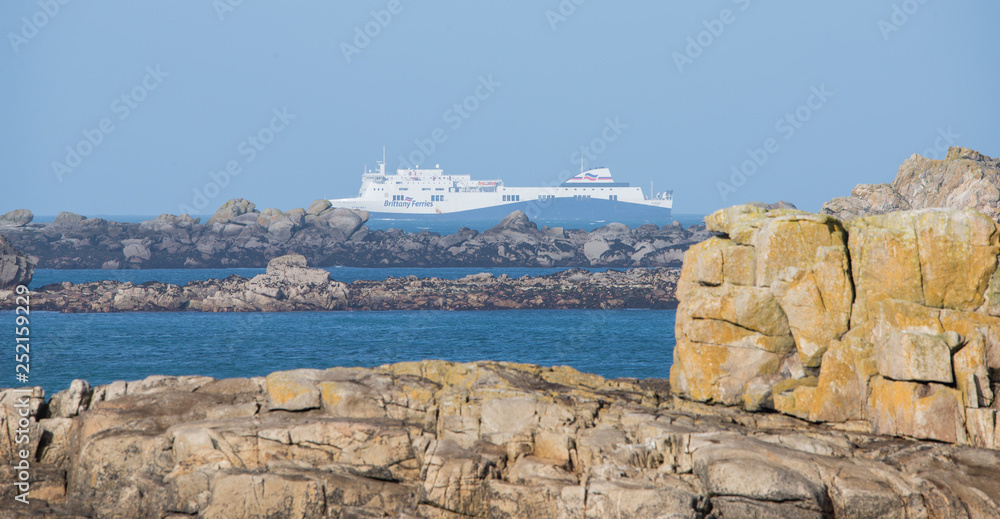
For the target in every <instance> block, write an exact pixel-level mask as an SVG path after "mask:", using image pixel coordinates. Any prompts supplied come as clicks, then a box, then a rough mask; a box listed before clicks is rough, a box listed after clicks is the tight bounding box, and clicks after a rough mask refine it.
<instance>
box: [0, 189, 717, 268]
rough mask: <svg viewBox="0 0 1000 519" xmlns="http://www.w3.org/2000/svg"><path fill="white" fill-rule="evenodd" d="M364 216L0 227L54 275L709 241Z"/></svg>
mask: <svg viewBox="0 0 1000 519" xmlns="http://www.w3.org/2000/svg"><path fill="white" fill-rule="evenodd" d="M368 218H369V215H368V213H367V212H365V211H360V210H352V209H346V208H333V207H332V206H331V205H330V202H329V201H328V200H317V201H315V202H313V204H311V205H310V206H309V208H308V211H307V210H306V209H302V208H296V209H291V210H289V211H285V212H283V211H281V210H279V209H277V208H267V209H264V210H263V211H258V210H257V209H256V207H255V206H254V204H253V203H251V202H249V201H247V200H243V199H234V200H229V201H227V202H226V203H225V204H223V205H222V206H221V207H220V208H219V209H218V210H217V211H216V214H215V215H213V216H212V218H211V219H209V221H208V222H205V224H202V223H201V222H200V221H199V220H197V219H193V218H191V217H190V216H188V215H181V216H176V215H169V214H164V215H160V216H158V217H156V218H154V219H152V220H147V221H144V222H141V223H138V224H136V223H126V222H109V221H106V220H103V219H100V218H90V219H84V218H83V217H82V216H79V215H76V216H70V215H68V214H67V215H64V216H63V217H62V218H60V219H59V220H58V223H44V224H37V223H27V224H23V225H5V224H3V223H2V222H3V221H2V220H0V227H2V228H3V233H4V235H5V236H6V237H7V238H8V239H9V240H11V243H12V244H14V245H15V246H16V247H18V248H19V249H21V250H23V251H24V252H25V253H26V254H28V255H30V256H31V257H32V258H34V259H35V261H36V263H37V265H38V266H39V267H40V268H61V269H67V268H93V269H97V268H121V267H122V266H123V265H125V266H127V267H128V268H232V267H256V268H260V267H264V266H266V265H267V263H268V261H270V260H272V259H274V258H276V257H279V256H283V255H288V254H301V255H303V256H305V257H306V259H307V260H308V262H309V263H310V264H311V265H317V266H337V265H343V266H363V267H390V266H392V267H402V266H412V267H463V266H464V267H469V266H477V267H494V266H511V267H514V266H524V267H555V266H568V267H572V266H578V267H590V266H599V267H605V266H607V267H667V266H673V267H677V266H680V263H681V257H682V254H683V252H684V251H685V250H686V249H687V247H688V246H690V245H691V244H693V243H697V242H699V241H701V240H704V239H707V238H709V237H710V236H711V233H709V232H708V231H706V230H705V228H704V227H703V226H700V225H695V226H691V227H689V228H687V229H684V228H682V227H680V226H679V225H677V226H674V225H667V226H664V227H662V228H658V227H657V226H655V225H651V224H647V225H642V226H639V227H637V228H635V229H630V228H628V227H627V226H625V225H622V224H618V223H613V224H608V225H605V226H603V227H601V228H599V229H594V230H593V231H591V232H587V231H584V230H582V229H570V230H566V229H560V230H559V232H554V231H553V230H552V229H549V228H547V227H546V228H543V229H541V230H539V229H538V228H537V225H536V224H535V223H534V222H531V221H530V220H529V219H528V217H527V216H526V215H525V214H524V213H523V212H521V211H515V212H514V213H512V214H510V215H508V216H507V217H505V218H503V219H502V220H501V222H500V223H499V224H498V225H496V226H494V227H492V228H490V229H487V230H485V231H483V232H482V233H480V232H478V231H475V230H472V229H468V228H461V229H459V230H458V231H457V232H455V233H453V234H449V235H444V236H442V235H440V234H438V233H432V232H427V231H422V232H419V233H407V232H403V231H400V230H398V229H378V230H372V229H369V228H368V227H367V226H366V225H365V223H366V222H367V221H368ZM16 221H17V222H21V221H24V218H23V217H17V219H16ZM136 245H138V246H136ZM585 249H586V250H585ZM114 265H118V267H114Z"/></svg>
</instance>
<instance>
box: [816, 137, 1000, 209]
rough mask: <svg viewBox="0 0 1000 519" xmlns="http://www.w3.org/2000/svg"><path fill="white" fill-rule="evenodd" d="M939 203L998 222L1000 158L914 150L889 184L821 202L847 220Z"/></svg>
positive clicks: (960, 150)
mask: <svg viewBox="0 0 1000 519" xmlns="http://www.w3.org/2000/svg"><path fill="white" fill-rule="evenodd" d="M936 207H937V208H950V209H975V210H977V211H979V212H981V213H983V214H985V215H986V216H989V217H990V218H992V219H993V220H995V221H1000V159H994V158H991V157H987V156H985V155H983V154H982V153H979V152H978V151H974V150H970V149H968V148H959V147H953V148H951V149H949V150H948V155H947V156H946V157H945V159H944V160H931V159H926V158H924V157H921V156H920V155H916V154H914V155H913V156H911V157H910V158H909V159H907V160H906V162H904V163H903V165H902V166H900V167H899V173H897V174H896V179H895V180H893V181H892V183H891V184H859V185H858V186H857V187H855V188H854V190H853V191H851V196H849V197H841V198H834V199H833V200H830V201H829V202H827V203H825V204H823V208H822V209H821V210H820V213H821V214H828V215H831V216H835V217H837V218H839V219H841V220H849V219H851V218H858V217H862V216H871V215H877V214H885V213H890V212H893V211H904V210H909V209H929V208H936Z"/></svg>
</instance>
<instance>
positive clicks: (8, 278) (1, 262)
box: [0, 236, 35, 289]
mask: <svg viewBox="0 0 1000 519" xmlns="http://www.w3.org/2000/svg"><path fill="white" fill-rule="evenodd" d="M34 272H35V265H34V263H32V261H31V259H30V258H28V257H27V256H25V255H24V254H23V253H22V252H21V251H19V250H17V249H16V248H14V246H13V245H11V244H10V242H8V241H7V239H6V238H4V237H3V236H0V289H9V288H14V287H16V286H18V285H27V284H28V283H31V277H32V275H34Z"/></svg>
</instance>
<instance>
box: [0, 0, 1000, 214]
mask: <svg viewBox="0 0 1000 519" xmlns="http://www.w3.org/2000/svg"><path fill="white" fill-rule="evenodd" d="M63 2H65V3H63ZM758 4H759V5H758ZM855 4H856V5H845V4H843V3H838V4H827V3H821V4H817V3H801V4H799V3H796V4H785V5H781V6H778V5H774V4H766V3H763V2H756V1H753V0H716V1H712V2H684V3H677V2H652V1H644V2H633V3H627V4H625V3H610V2H597V1H593V0H591V1H584V0H546V1H543V2H528V1H525V0H520V1H512V2H504V3H502V4H500V3H489V4H487V3H470V2H461V1H459V0H444V1H440V2H435V3H433V4H432V3H421V2H413V1H412V0H375V1H364V2H355V3H351V4H349V5H347V4H343V3H336V4H329V3H326V2H318V1H304V2H299V3H296V4H294V5H288V4H280V5H278V4H265V3H255V2H247V1H237V0H215V1H213V2H204V1H193V0H185V1H178V2H169V3H167V2H156V3H142V4H133V3H128V2H120V1H119V2H103V3H100V4H93V3H85V2H73V1H69V0H36V1H34V2H19V3H13V2H5V3H3V4H0V13H2V14H3V17H2V18H0V19H2V20H3V24H4V25H3V28H4V29H5V31H4V32H5V34H6V35H7V38H6V40H7V45H6V48H4V49H0V65H2V66H3V67H5V69H6V70H8V71H9V73H10V77H12V80H11V81H10V86H9V87H8V88H9V90H8V92H9V94H8V95H7V96H5V97H4V99H3V101H0V113H2V114H3V115H4V116H5V118H6V120H8V121H11V122H13V124H8V125H6V126H5V127H4V128H3V129H2V130H0V137H2V138H0V155H2V156H3V157H4V159H5V160H4V161H3V164H4V167H5V171H4V172H3V174H4V179H5V183H4V186H5V189H3V190H2V191H0V214H2V213H3V212H6V211H9V210H12V209H17V208H27V209H30V210H31V211H32V212H34V213H35V214H36V215H55V214H57V213H58V212H60V211H72V212H77V213H81V214H88V215H97V214H101V215H156V214H161V213H175V214H176V213H180V212H185V211H184V209H185V208H188V209H194V210H195V211H194V212H195V213H197V214H211V213H212V212H214V210H215V209H216V208H217V207H219V206H220V205H222V204H223V203H224V202H225V201H226V200H228V199H231V198H246V199H248V200H251V201H252V202H254V203H255V204H256V205H257V207H258V208H260V209H263V208H265V207H272V206H273V207H278V208H281V209H285V210H287V209H291V208H294V207H305V206H308V205H309V203H310V202H312V201H313V200H315V199H317V198H337V197H348V196H353V195H355V194H356V193H357V189H358V187H359V185H360V173H361V170H362V168H363V167H364V166H365V165H367V167H369V168H372V167H374V165H375V161H376V160H378V159H380V158H381V155H382V147H383V145H384V146H386V153H387V157H388V168H389V169H395V168H396V167H397V166H400V165H410V164H416V163H419V164H421V165H432V166H433V165H435V164H440V165H441V167H443V168H444V169H445V170H446V171H449V172H453V173H460V174H471V175H472V176H473V177H474V178H502V179H503V180H504V181H505V182H506V183H507V184H508V185H515V186H517V185H521V186H525V185H538V184H544V183H550V182H553V181H555V180H556V179H558V178H559V177H560V175H561V174H562V172H563V171H578V170H579V168H580V157H581V155H582V156H583V157H584V159H585V162H587V165H588V166H607V167H610V168H611V171H612V173H613V174H614V175H615V177H616V179H617V180H619V181H624V182H630V183H631V184H632V185H636V186H640V187H642V188H643V190H644V191H646V190H648V189H649V185H650V182H651V181H652V182H653V183H654V186H655V189H656V190H657V191H660V190H665V189H673V191H674V196H675V205H674V212H675V213H680V214H705V213H709V212H711V211H713V210H715V209H717V208H720V207H725V206H729V205H733V204H737V203H743V202H748V201H754V200H757V201H763V202H775V201H777V200H779V199H781V200H787V201H789V202H792V203H794V204H796V205H797V206H798V207H800V208H802V209H807V210H812V211H815V210H818V209H819V207H820V205H821V204H822V203H823V202H824V201H826V200H828V199H830V198H833V197H837V196H846V195H848V194H849V193H850V190H851V189H852V188H853V187H854V186H855V185H856V184H859V183H879V182H889V181H891V180H892V178H893V177H894V176H895V174H896V170H897V168H898V166H899V164H901V163H902V162H903V161H904V160H906V159H907V158H908V157H909V156H911V155H912V154H914V153H920V154H925V155H930V156H931V158H942V157H943V155H944V151H945V150H946V149H947V147H948V146H949V145H961V146H965V147H969V148H973V149H976V150H978V151H980V152H982V153H984V154H987V155H990V156H998V155H1000V147H998V146H1000V139H998V137H1000V118H997V117H996V115H997V114H998V113H1000V110H998V108H1000V101H998V99H997V96H996V93H995V90H996V89H995V85H996V84H997V80H998V79H1000V71H998V69H997V67H995V66H992V65H993V63H994V56H992V53H991V51H990V49H994V50H995V49H996V48H998V45H997V43H998V39H1000V37H998V36H997V35H996V34H995V31H993V30H992V28H991V27H990V25H991V22H992V21H993V20H996V19H998V17H1000V4H997V3H995V2H987V1H985V0H978V1H970V2H962V3H957V4H946V3H944V2H935V1H932V0H905V1H900V0H878V1H875V2H867V3H855ZM581 149H582V150H583V153H581ZM741 168H742V171H741V172H739V173H734V170H735V171H739V170H740V169H741ZM213 186H214V187H213ZM202 202H204V203H202ZM199 206H200V207H199Z"/></svg>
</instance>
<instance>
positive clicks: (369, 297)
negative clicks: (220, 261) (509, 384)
mask: <svg viewBox="0 0 1000 519" xmlns="http://www.w3.org/2000/svg"><path fill="white" fill-rule="evenodd" d="M679 277H680V269H676V268H658V269H645V268H633V269H629V270H628V271H624V272H622V271H613V270H609V271H605V272H590V271H587V270H583V269H573V270H568V271H563V272H558V273H555V274H549V275H545V276H536V277H528V276H523V277H521V278H510V277H508V276H507V275H505V274H504V275H501V276H497V277H495V276H493V275H492V274H489V273H481V274H473V275H469V276H466V277H464V278H461V279H457V280H447V279H438V278H417V277H416V276H408V277H405V278H389V279H387V280H384V281H364V280H362V281H355V282H353V283H349V284H347V283H341V282H339V281H334V280H332V279H330V273H329V271H326V270H323V269H316V268H309V267H307V266H306V259H305V257H303V256H298V255H289V256H282V257H280V258H275V259H273V260H271V262H270V263H269V264H268V267H267V271H266V273H264V274H260V275H258V276H255V277H253V278H252V279H247V278H244V277H241V276H236V275H234V276H230V277H228V278H226V279H221V280H219V279H210V280H206V281H192V282H190V283H188V284H186V285H184V286H179V285H173V284H168V283H160V282H148V283H143V284H140V285H135V284H132V283H129V282H125V283H123V282H120V281H95V282H90V283H81V284H77V285H74V284H72V283H68V282H67V283H60V284H52V285H48V286H45V287H41V288H39V289H38V290H37V291H34V292H31V294H30V298H31V308H32V310H36V311H38V310H48V311H57V312H74V313H79V312H126V311H146V312H150V311H159V312H164V311H202V312H261V311H263V312H276V311H318V310H500V309H615V308H661V309H662V308H675V307H676V306H677V300H676V299H675V298H674V290H675V288H676V285H677V279H678V278H679ZM13 304H14V299H13V297H3V295H2V291H0V309H8V310H9V309H12V308H13Z"/></svg>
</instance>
